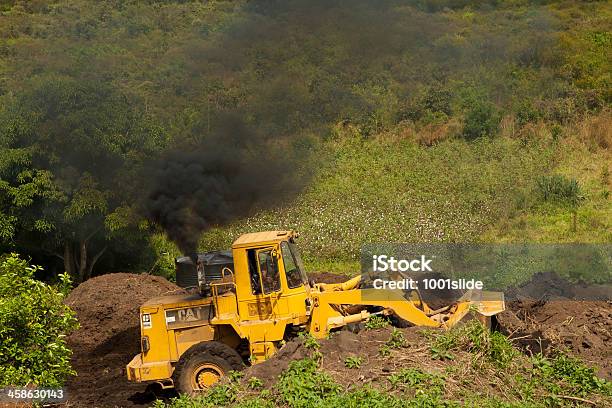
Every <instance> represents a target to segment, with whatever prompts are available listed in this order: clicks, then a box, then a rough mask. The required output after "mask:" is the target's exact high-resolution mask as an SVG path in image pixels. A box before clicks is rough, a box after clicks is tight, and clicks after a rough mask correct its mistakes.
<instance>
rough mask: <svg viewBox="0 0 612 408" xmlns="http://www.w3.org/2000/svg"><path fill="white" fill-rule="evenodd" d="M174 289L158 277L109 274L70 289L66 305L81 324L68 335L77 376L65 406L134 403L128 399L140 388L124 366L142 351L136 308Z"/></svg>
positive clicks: (175, 288) (175, 287) (106, 405)
mask: <svg viewBox="0 0 612 408" xmlns="http://www.w3.org/2000/svg"><path fill="white" fill-rule="evenodd" d="M178 291H180V289H179V288H178V286H176V285H174V284H173V283H171V282H168V281H167V280H166V279H164V278H161V277H159V276H151V275H135V274H129V273H113V274H108V275H102V276H98V277H95V278H92V279H90V280H88V281H86V282H84V283H82V284H81V285H79V286H78V287H77V288H75V289H74V290H73V291H72V292H71V293H70V295H69V296H68V298H67V299H66V304H67V305H68V306H70V307H71V308H72V309H73V310H74V311H76V313H77V317H78V319H79V323H80V325H81V327H80V328H79V329H78V330H77V331H76V332H74V333H72V334H71V335H70V336H69V337H68V344H69V346H70V347H71V349H72V350H73V353H74V354H73V356H72V365H73V367H74V369H75V370H76V371H77V374H78V375H77V377H74V378H72V379H71V380H70V381H69V382H68V384H67V389H68V396H69V397H68V398H69V400H68V404H67V406H72V407H115V406H119V407H125V406H133V405H134V403H133V402H131V401H130V400H129V399H130V398H131V399H134V396H135V395H137V393H139V392H142V391H143V386H142V385H141V384H131V383H129V382H128V381H127V380H126V378H125V373H124V367H125V365H126V364H127V363H129V362H130V360H131V359H132V357H134V355H135V354H137V353H139V352H140V329H139V316H138V309H139V307H140V305H141V304H142V303H144V302H145V301H147V300H148V299H150V298H152V297H155V296H159V295H162V294H168V293H176V292H178ZM136 399H137V398H136Z"/></svg>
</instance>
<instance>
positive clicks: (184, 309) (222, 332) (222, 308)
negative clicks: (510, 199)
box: [126, 231, 504, 394]
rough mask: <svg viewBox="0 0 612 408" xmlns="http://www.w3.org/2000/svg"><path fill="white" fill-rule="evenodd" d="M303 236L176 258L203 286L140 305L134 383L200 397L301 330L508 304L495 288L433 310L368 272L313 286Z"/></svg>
mask: <svg viewBox="0 0 612 408" xmlns="http://www.w3.org/2000/svg"><path fill="white" fill-rule="evenodd" d="M296 238H297V234H296V233H295V232H293V231H267V232H258V233H250V234H244V235H242V236H240V237H239V238H238V239H237V240H236V241H235V242H234V243H233V245H232V250H231V252H229V251H227V252H214V253H208V254H203V255H201V256H193V257H183V258H179V259H177V282H178V283H182V284H183V286H185V282H189V281H190V279H191V282H192V283H193V286H195V287H197V288H198V291H197V292H196V293H193V294H182V295H171V296H161V297H157V298H154V299H151V300H149V301H148V302H146V303H145V304H144V305H142V306H141V308H140V330H141V353H140V354H138V355H136V356H135V357H134V358H133V359H132V361H131V362H130V363H129V364H128V365H127V369H126V371H127V377H128V379H129V380H130V381H136V382H157V383H158V384H160V385H161V387H162V388H164V389H165V388H172V387H174V388H176V390H177V391H178V392H180V393H187V394H194V393H197V392H199V391H202V390H206V389H207V388H209V387H210V386H211V385H213V384H215V383H216V382H217V381H219V379H220V378H221V377H223V376H225V375H227V374H228V372H229V371H231V370H240V369H241V368H243V367H244V365H245V364H257V363H259V362H262V361H265V360H266V359H268V358H270V357H271V356H273V355H274V354H275V353H276V352H277V351H278V349H279V348H280V347H281V345H282V344H283V342H284V341H287V340H289V339H291V338H292V337H295V336H296V335H297V334H298V333H299V332H302V331H306V332H308V333H310V334H311V335H312V336H314V337H315V338H319V339H321V338H324V337H326V336H327V334H328V333H329V332H330V331H332V330H335V329H338V328H342V327H344V326H347V325H349V324H352V323H360V322H363V321H365V320H367V319H368V318H369V317H370V316H372V315H373V314H384V315H390V316H393V317H395V318H396V321H401V322H403V323H409V324H412V325H417V326H429V327H443V328H448V327H451V326H453V325H455V324H457V323H458V322H459V321H460V320H462V319H463V318H465V317H466V316H468V315H470V316H476V317H478V318H480V319H481V320H482V321H483V322H484V321H486V320H487V319H488V318H490V317H491V316H493V315H495V314H496V313H499V312H501V311H503V310H504V299H503V294H502V293H497V292H482V291H479V292H468V293H466V294H465V295H464V296H463V297H462V298H460V299H459V300H457V301H455V302H453V303H452V304H450V305H447V306H445V307H443V308H438V309H437V310H432V309H430V308H429V307H428V306H427V304H426V303H425V302H424V301H423V300H422V299H421V298H420V296H419V294H418V291H409V292H408V293H406V291H403V290H389V289H384V290H381V289H375V288H371V287H361V286H367V285H363V281H362V279H361V277H360V276H357V277H355V278H352V279H350V280H348V281H347V282H344V283H338V284H325V283H317V284H314V283H311V282H309V281H308V278H307V276H306V273H305V271H304V267H303V265H302V261H301V258H300V254H299V252H298V250H297V247H296V244H295V240H296ZM181 281H182V282H181Z"/></svg>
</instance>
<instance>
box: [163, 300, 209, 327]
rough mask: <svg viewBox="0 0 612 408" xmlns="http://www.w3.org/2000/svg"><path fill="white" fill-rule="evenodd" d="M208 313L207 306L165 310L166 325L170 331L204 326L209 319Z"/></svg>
mask: <svg viewBox="0 0 612 408" xmlns="http://www.w3.org/2000/svg"><path fill="white" fill-rule="evenodd" d="M210 311H211V308H210V306H209V305H206V306H196V307H187V308H184V309H178V310H166V325H167V326H168V328H169V329H170V328H177V327H187V326H194V325H198V324H205V322H207V321H208V320H209V319H210Z"/></svg>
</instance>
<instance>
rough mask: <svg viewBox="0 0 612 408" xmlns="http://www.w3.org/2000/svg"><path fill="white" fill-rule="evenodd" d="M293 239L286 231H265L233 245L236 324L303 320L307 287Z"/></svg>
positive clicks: (240, 239)
mask: <svg viewBox="0 0 612 408" xmlns="http://www.w3.org/2000/svg"><path fill="white" fill-rule="evenodd" d="M295 238H296V235H295V233H293V232H290V231H268V232H261V233H254V234H245V235H242V236H241V237H240V238H238V239H237V240H236V242H234V245H233V246H232V252H233V256H234V270H235V271H236V272H235V274H236V275H235V283H236V299H237V304H238V315H239V319H240V321H250V320H253V321H260V320H268V319H269V320H274V319H277V318H288V317H290V318H295V319H298V320H301V319H303V318H305V317H306V314H307V308H306V306H307V302H306V299H307V297H308V292H309V290H310V288H309V286H308V280H307V277H306V274H305V272H304V267H303V265H302V261H301V258H300V255H299V252H298V251H297V247H296V246H295V243H294V239H295Z"/></svg>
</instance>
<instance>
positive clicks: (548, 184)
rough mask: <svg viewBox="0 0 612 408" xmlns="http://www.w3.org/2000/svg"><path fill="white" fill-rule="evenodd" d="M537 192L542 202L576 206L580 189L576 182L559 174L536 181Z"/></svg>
mask: <svg viewBox="0 0 612 408" xmlns="http://www.w3.org/2000/svg"><path fill="white" fill-rule="evenodd" d="M537 190H538V193H539V195H540V197H541V199H542V201H546V202H551V203H556V204H569V205H571V206H576V205H577V204H578V202H579V201H580V197H581V189H580V185H579V184H578V181H576V180H575V179H570V178H568V177H565V176H563V175H560V174H554V175H552V176H542V177H540V178H539V179H538V180H537Z"/></svg>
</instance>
